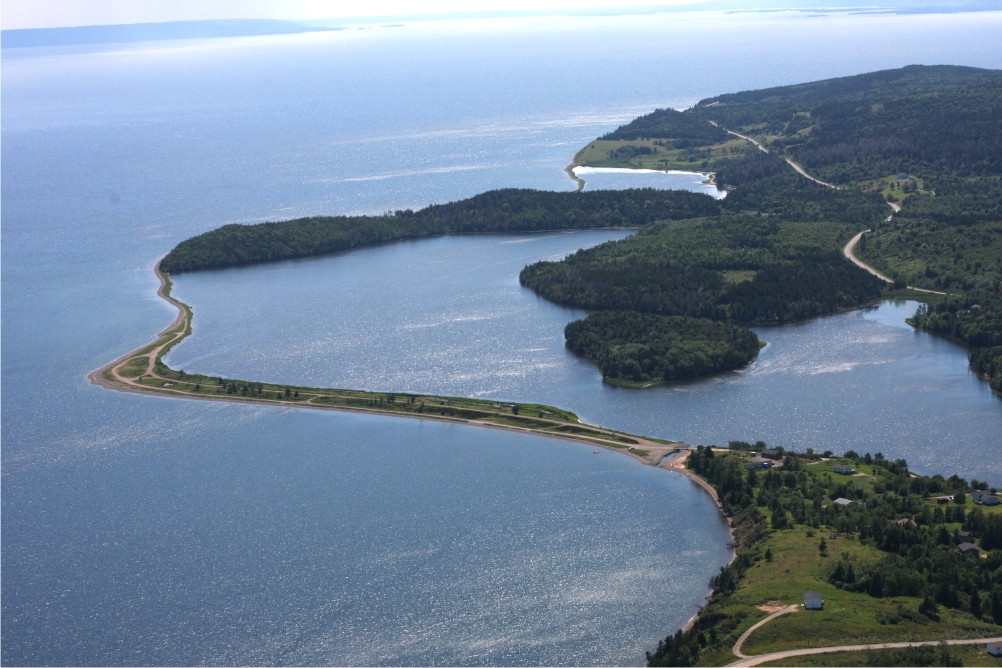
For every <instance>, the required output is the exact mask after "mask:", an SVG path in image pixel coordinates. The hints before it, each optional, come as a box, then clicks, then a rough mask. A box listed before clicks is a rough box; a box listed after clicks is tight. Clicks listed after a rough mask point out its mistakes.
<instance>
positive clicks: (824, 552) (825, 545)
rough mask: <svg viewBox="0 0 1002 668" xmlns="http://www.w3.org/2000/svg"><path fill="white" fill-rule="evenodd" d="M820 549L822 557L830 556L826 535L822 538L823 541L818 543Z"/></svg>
mask: <svg viewBox="0 0 1002 668" xmlns="http://www.w3.org/2000/svg"><path fill="white" fill-rule="evenodd" d="M818 550H820V552H821V556H822V557H827V556H828V543H827V542H826V541H825V539H824V537H822V538H821V543H820V544H819V545H818Z"/></svg>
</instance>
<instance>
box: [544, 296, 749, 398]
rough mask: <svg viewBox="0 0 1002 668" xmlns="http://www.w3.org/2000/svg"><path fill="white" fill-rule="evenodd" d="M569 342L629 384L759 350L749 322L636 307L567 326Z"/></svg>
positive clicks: (706, 369)
mask: <svg viewBox="0 0 1002 668" xmlns="http://www.w3.org/2000/svg"><path fill="white" fill-rule="evenodd" d="M564 335H565V337H566V338H567V347H568V348H570V349H571V350H573V351H574V352H575V353H577V354H578V355H583V356H585V357H587V358H589V359H591V360H593V361H594V362H595V363H596V364H598V366H599V368H600V369H601V370H602V377H603V378H605V379H607V380H610V381H613V382H620V383H623V384H633V383H639V384H644V385H646V384H659V383H663V382H668V381H675V380H686V379H688V378H696V377H698V376H706V375H709V374H713V373H720V372H722V371H731V370H733V369H738V368H740V367H743V366H745V365H746V364H748V363H749V362H751V361H752V360H753V359H755V356H756V355H758V351H759V341H758V337H757V336H756V335H755V333H754V332H752V331H751V330H748V329H745V328H744V327H732V326H731V325H728V324H726V323H722V322H715V321H713V320H707V319H704V318H685V317H678V316H676V317H665V316H658V315H650V314H646V313H637V312H636V311H600V312H598V313H592V314H591V315H589V316H588V317H587V318H585V319H583V320H576V321H574V322H572V323H570V324H568V325H567V327H566V329H565V330H564Z"/></svg>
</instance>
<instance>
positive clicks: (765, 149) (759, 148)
mask: <svg viewBox="0 0 1002 668" xmlns="http://www.w3.org/2000/svg"><path fill="white" fill-rule="evenodd" d="M710 123H712V124H713V126H714V127H718V128H719V127H720V126H719V125H717V123H715V122H714V121H710ZM720 129H721V130H723V131H724V132H726V133H727V134H729V135H734V136H735V137H740V138H741V139H744V140H745V141H750V142H751V143H752V144H755V146H757V147H758V150H760V151H762V152H763V153H768V152H769V149H767V148H766V147H765V146H762V144H760V143H759V142H758V141H756V140H754V139H752V138H751V137H747V136H745V135H743V134H740V133H738V132H734V131H733V130H728V129H727V128H720ZM781 157H782V158H783V160H786V162H787V163H789V165H790V167H793V168H794V169H795V170H797V173H799V174H800V175H801V176H803V177H804V178H805V179H810V180H811V181H814V182H815V183H817V184H819V185H822V186H826V187H828V188H833V189H835V190H839V187H838V186H837V185H835V184H834V183H828V182H827V181H822V180H821V179H818V178H815V177H813V176H811V175H810V174H808V173H807V172H806V171H804V168H803V167H801V166H800V165H798V164H797V163H795V162H794V161H793V160H790V159H789V158H787V157H786V156H785V155H784V156H781ZM891 206H893V204H892V205H891ZM899 208H900V207H899Z"/></svg>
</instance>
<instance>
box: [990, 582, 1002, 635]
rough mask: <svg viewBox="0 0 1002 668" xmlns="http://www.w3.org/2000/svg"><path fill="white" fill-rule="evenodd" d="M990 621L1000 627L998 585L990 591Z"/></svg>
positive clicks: (1000, 592) (1001, 600)
mask: <svg viewBox="0 0 1002 668" xmlns="http://www.w3.org/2000/svg"><path fill="white" fill-rule="evenodd" d="M992 620H993V621H994V622H995V623H996V624H998V625H1000V626H1002V587H1000V586H999V585H995V589H992Z"/></svg>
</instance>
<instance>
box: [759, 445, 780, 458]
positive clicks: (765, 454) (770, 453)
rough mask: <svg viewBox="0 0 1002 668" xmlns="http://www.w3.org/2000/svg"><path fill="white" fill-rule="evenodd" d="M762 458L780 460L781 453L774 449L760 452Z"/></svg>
mask: <svg viewBox="0 0 1002 668" xmlns="http://www.w3.org/2000/svg"><path fill="white" fill-rule="evenodd" d="M762 456H763V457H765V458H766V459H782V458H783V451H782V450H778V449H776V448H769V449H768V450H763V451H762Z"/></svg>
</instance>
